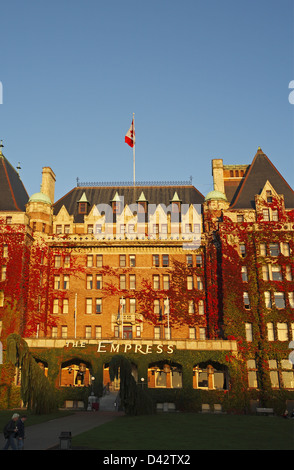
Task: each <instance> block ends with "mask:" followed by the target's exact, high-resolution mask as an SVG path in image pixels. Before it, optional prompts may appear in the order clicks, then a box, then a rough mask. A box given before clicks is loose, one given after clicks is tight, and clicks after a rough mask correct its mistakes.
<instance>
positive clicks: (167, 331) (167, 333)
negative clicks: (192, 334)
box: [164, 327, 171, 339]
mask: <svg viewBox="0 0 294 470" xmlns="http://www.w3.org/2000/svg"><path fill="white" fill-rule="evenodd" d="M164 339H171V329H170V328H168V327H164Z"/></svg>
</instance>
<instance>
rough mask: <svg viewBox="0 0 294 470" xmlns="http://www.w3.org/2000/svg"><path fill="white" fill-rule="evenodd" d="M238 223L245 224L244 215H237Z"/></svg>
mask: <svg viewBox="0 0 294 470" xmlns="http://www.w3.org/2000/svg"><path fill="white" fill-rule="evenodd" d="M237 222H238V223H242V222H244V215H241V214H239V215H237Z"/></svg>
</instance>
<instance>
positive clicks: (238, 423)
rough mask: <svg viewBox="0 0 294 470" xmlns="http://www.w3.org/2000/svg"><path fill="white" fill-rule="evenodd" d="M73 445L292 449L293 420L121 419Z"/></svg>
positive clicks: (223, 417)
mask: <svg viewBox="0 0 294 470" xmlns="http://www.w3.org/2000/svg"><path fill="white" fill-rule="evenodd" d="M72 445H73V447H88V448H91V449H102V450H220V449H223V450H293V449H294V420H291V419H287V420H286V419H283V418H281V417H270V416H236V415H209V414H207V415H202V414H197V413H195V414H194V413H193V414H192V413H191V414H186V413H183V414H182V413H174V414H173V413H169V414H160V415H154V416H138V417H127V416H122V417H119V418H117V419H116V420H115V421H112V422H109V423H107V424H104V425H102V426H99V427H97V428H95V429H92V430H91V431H88V432H85V433H83V434H80V435H79V436H76V437H73V440H72Z"/></svg>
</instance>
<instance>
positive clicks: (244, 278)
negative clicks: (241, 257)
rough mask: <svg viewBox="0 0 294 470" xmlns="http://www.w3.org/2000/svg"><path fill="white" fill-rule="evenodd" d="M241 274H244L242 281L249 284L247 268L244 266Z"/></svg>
mask: <svg viewBox="0 0 294 470" xmlns="http://www.w3.org/2000/svg"><path fill="white" fill-rule="evenodd" d="M241 273H242V281H243V282H247V281H248V276H247V268H246V266H242V268H241Z"/></svg>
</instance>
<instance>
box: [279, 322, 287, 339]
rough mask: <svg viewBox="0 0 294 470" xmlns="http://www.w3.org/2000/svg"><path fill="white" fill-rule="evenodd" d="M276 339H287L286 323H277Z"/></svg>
mask: <svg viewBox="0 0 294 470" xmlns="http://www.w3.org/2000/svg"><path fill="white" fill-rule="evenodd" d="M277 333H278V341H288V325H287V323H277Z"/></svg>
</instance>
